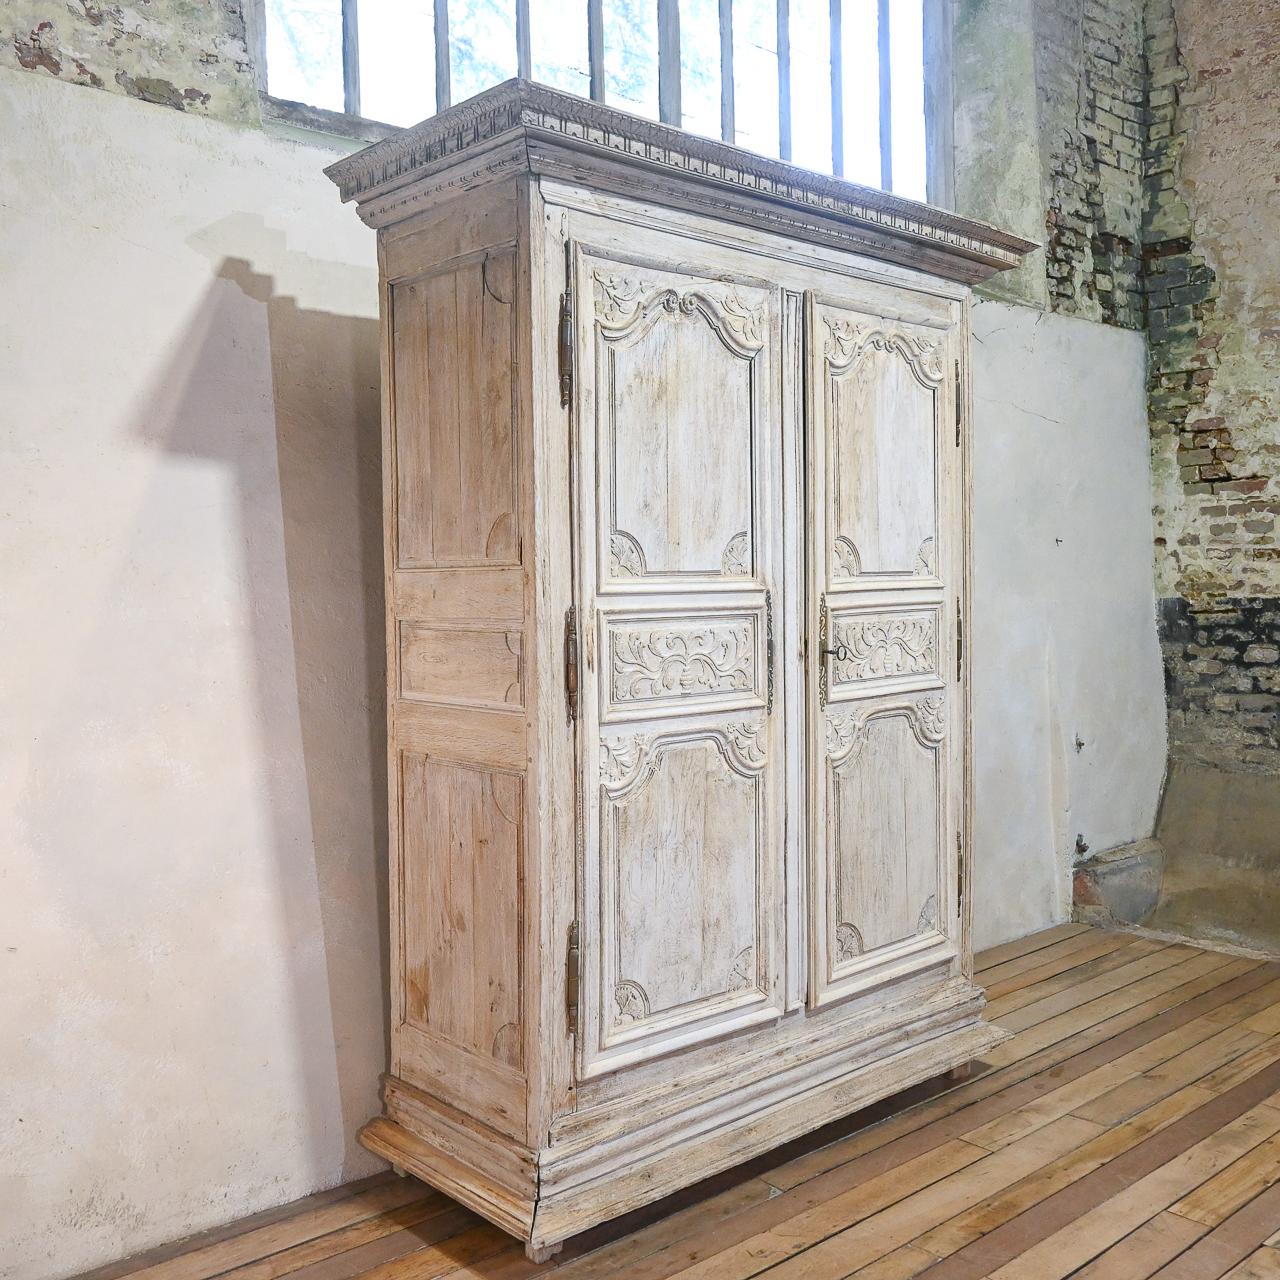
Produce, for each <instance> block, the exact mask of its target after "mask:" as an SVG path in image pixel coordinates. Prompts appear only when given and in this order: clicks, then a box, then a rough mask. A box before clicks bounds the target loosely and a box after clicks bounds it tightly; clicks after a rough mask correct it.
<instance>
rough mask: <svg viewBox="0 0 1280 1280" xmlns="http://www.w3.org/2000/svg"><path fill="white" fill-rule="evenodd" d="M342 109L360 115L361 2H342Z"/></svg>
mask: <svg viewBox="0 0 1280 1280" xmlns="http://www.w3.org/2000/svg"><path fill="white" fill-rule="evenodd" d="M342 109H343V110H344V111H345V112H346V113H347V115H349V116H358V115H359V114H360V10H359V0H342Z"/></svg>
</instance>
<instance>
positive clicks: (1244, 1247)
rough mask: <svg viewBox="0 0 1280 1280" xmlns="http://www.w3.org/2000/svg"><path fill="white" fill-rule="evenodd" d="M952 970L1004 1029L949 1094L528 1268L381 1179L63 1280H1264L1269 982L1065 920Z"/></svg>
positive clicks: (1279, 1021)
mask: <svg viewBox="0 0 1280 1280" xmlns="http://www.w3.org/2000/svg"><path fill="white" fill-rule="evenodd" d="M976 967H977V970H978V973H979V978H980V980H981V981H982V982H983V983H984V985H985V986H986V987H987V989H988V993H989V998H990V1002H989V1004H988V1010H987V1016H988V1017H989V1018H990V1019H991V1020H992V1021H993V1022H996V1023H998V1024H999V1025H1001V1026H1003V1027H1005V1028H1007V1029H1008V1030H1009V1031H1011V1032H1012V1033H1013V1035H1012V1038H1011V1039H1010V1040H1008V1041H1006V1042H1005V1044H1003V1045H1000V1046H998V1047H997V1048H996V1049H994V1050H993V1051H992V1052H991V1054H990V1055H988V1058H987V1060H985V1061H984V1062H982V1063H979V1064H976V1066H975V1071H974V1074H973V1075H971V1076H970V1078H969V1079H968V1080H967V1081H964V1082H962V1083H950V1082H942V1081H933V1082H929V1083H928V1084H926V1085H923V1086H921V1087H919V1088H917V1089H914V1090H911V1091H909V1092H908V1093H907V1094H903V1095H901V1096H899V1097H898V1098H895V1099H892V1100H889V1101H887V1102H885V1103H881V1104H878V1105H877V1106H875V1107H872V1108H869V1109H868V1110H867V1111H865V1112H862V1113H861V1114H860V1115H858V1116H855V1117H846V1118H844V1119H843V1120H840V1121H838V1122H836V1123H835V1124H833V1125H832V1126H829V1128H828V1129H827V1130H824V1131H823V1132H822V1133H820V1134H817V1135H814V1136H813V1137H811V1138H808V1139H804V1140H801V1141H800V1142H797V1143H791V1144H789V1145H788V1146H787V1147H785V1148H781V1149H779V1150H778V1151H776V1152H774V1153H772V1155H771V1156H768V1157H764V1158H762V1159H758V1160H755V1161H753V1162H752V1163H751V1164H750V1165H747V1166H743V1167H742V1168H741V1169H739V1170H735V1171H731V1172H730V1173H728V1174H723V1175H721V1176H719V1177H718V1178H715V1179H712V1180H710V1181H709V1182H708V1183H704V1184H702V1185H701V1186H699V1187H696V1188H691V1189H690V1190H689V1191H686V1192H683V1193H681V1195H679V1196H675V1197H672V1198H671V1199H670V1200H668V1201H664V1202H663V1203H661V1204H659V1205H656V1206H651V1207H650V1208H649V1209H646V1210H644V1211H642V1212H640V1213H638V1214H633V1215H631V1216H630V1217H628V1218H626V1219H623V1220H620V1221H619V1222H618V1223H614V1224H607V1225H606V1226H604V1227H601V1228H598V1229H597V1230H595V1231H593V1232H590V1233H588V1234H587V1235H585V1236H581V1237H578V1238H577V1239H576V1240H572V1241H569V1242H568V1244H567V1246H566V1248H565V1251H564V1252H563V1253H562V1254H561V1255H560V1256H559V1257H558V1258H556V1259H554V1260H553V1261H552V1262H549V1263H543V1264H541V1265H535V1264H533V1263H530V1262H528V1261H527V1260H526V1259H525V1257H524V1255H523V1252H522V1250H521V1248H520V1247H519V1246H518V1245H517V1244H516V1243H515V1242H513V1241H511V1240H510V1239H509V1238H507V1237H506V1236H504V1235H503V1234H502V1233H501V1232H499V1231H497V1230H496V1229H495V1228H493V1227H491V1226H489V1225H487V1224H486V1223H484V1222H482V1221H481V1220H480V1219H479V1218H477V1217H476V1216H475V1215H474V1214H472V1213H470V1212H468V1211H467V1210H465V1209H463V1208H461V1207H460V1206H458V1205H456V1204H454V1203H453V1202H451V1201H449V1200H448V1199H446V1198H445V1197H443V1196H441V1195H439V1194H437V1193H436V1192H433V1191H431V1190H430V1189H429V1188H426V1187H424V1186H422V1185H421V1184H420V1183H416V1182H413V1181H411V1180H409V1181H401V1180H399V1179H390V1178H387V1177H379V1178H375V1179H370V1180H366V1181H365V1182H363V1183H360V1184H358V1185H354V1186H352V1187H348V1188H338V1189H335V1190H333V1191H328V1192H323V1193H321V1194H320V1195H318V1196H312V1197H309V1198H308V1199H307V1200H305V1201H299V1202H298V1203H296V1204H295V1205H291V1206H285V1207H282V1208H279V1209H273V1210H270V1211H269V1212H267V1213H265V1214H259V1215H257V1216H256V1217H255V1218H252V1219H247V1220H245V1221H244V1222H242V1223H238V1224H232V1225H231V1226H229V1227H226V1228H222V1229H220V1230H218V1231H216V1232H208V1233H205V1234H204V1235H203V1236H200V1237H197V1238H194V1239H192V1240H189V1241H186V1242H184V1243H179V1244H175V1245H168V1246H165V1247H164V1248H163V1249H160V1250H155V1251H153V1252H152V1253H150V1254H148V1255H146V1256H145V1257H139V1258H135V1259H133V1260H132V1261H131V1262H126V1263H117V1264H114V1265H113V1266H111V1267H105V1268H101V1269H99V1270H98V1271H96V1272H93V1273H91V1275H90V1276H88V1277H85V1278H84V1280H282V1278H284V1277H288V1278H289V1280H533V1278H534V1277H541V1276H547V1277H551V1280H610V1278H616V1280H751V1277H754V1276H762V1277H767V1278H768V1280H851V1278H852V1277H855V1276H856V1277H857V1278H858V1280H913V1278H916V1277H918V1278H920V1280H926V1278H927V1280H981V1278H982V1277H997V1278H998V1280H1066V1278H1067V1277H1072V1278H1073V1280H1107V1278H1109V1277H1110V1278H1113V1280H1226V1278H1227V1277H1230V1278H1231V1280H1280V1230H1278V1229H1277V1228H1280V964H1276V963H1268V962H1264V961H1260V960H1253V959H1242V958H1237V957H1233V956H1228V955H1223V954H1220V953H1217V952H1211V951H1205V950H1202V949H1200V948H1197V947H1194V946H1190V945H1186V944H1183V943H1172V944H1171V943H1167V942H1158V941H1153V940H1149V939H1139V938H1135V937H1134V936H1133V935H1131V934H1122V933H1107V932H1103V931H1100V930H1096V929H1090V928H1087V927H1085V926H1082V925H1074V924H1072V925H1060V926H1058V927H1057V928H1054V929H1047V930H1045V931H1044V932H1042V933H1039V934H1034V935H1032V936H1031V937H1028V938H1020V939H1018V940H1017V941H1015V942H1010V943H1005V944H1003V945H1002V946H999V947H994V948H992V949H991V950H990V951H988V952H985V953H984V954H981V955H979V956H978V957H977V958H976Z"/></svg>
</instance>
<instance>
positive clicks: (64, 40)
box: [0, 0, 261, 124]
mask: <svg viewBox="0 0 1280 1280" xmlns="http://www.w3.org/2000/svg"><path fill="white" fill-rule="evenodd" d="M6 65H7V66H11V67H16V68H21V69H23V70H26V71H34V72H37V73H38V74H41V75H48V76H52V77H54V78H55V79H58V80H63V81H65V82H67V83H71V84H79V85H86V86H89V87H91V88H95V89H105V90H107V91H108V92H112V93H121V94H126V95H128V96H129V97H133V98H137V99H139V100H140V101H142V102H151V103H158V104H160V105H162V106H167V107H170V108H172V109H174V110H177V111H189V112H194V113H197V114H200V115H208V116H214V117H216V118H218V119H221V120H227V121H234V122H237V123H241V124H258V123H259V122H260V120H261V114H260V112H259V107H258V93H257V86H256V83H255V81H254V77H253V68H252V64H251V59H250V56H249V51H248V41H247V37H246V33H245V22H244V14H243V11H242V8H241V4H240V0H167V2H166V3H164V4H153V3H150V2H149V0H120V2H119V3H101V2H100V0H65V3H51V0H6V2H5V4H4V6H3V11H2V12H0V66H6Z"/></svg>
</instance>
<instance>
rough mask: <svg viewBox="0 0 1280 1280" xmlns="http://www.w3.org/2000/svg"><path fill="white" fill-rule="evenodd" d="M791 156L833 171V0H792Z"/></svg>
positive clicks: (806, 163) (817, 167)
mask: <svg viewBox="0 0 1280 1280" xmlns="http://www.w3.org/2000/svg"><path fill="white" fill-rule="evenodd" d="M791 158H792V160H794V161H795V163H796V164H802V165H804V166H805V168H806V169H819V170H821V171H822V172H823V173H830V172H831V0H791Z"/></svg>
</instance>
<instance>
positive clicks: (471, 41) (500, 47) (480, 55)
mask: <svg viewBox="0 0 1280 1280" xmlns="http://www.w3.org/2000/svg"><path fill="white" fill-rule="evenodd" d="M515 73H516V7H515V5H514V4H513V3H512V0H449V97H450V99H451V100H452V101H453V102H465V101H466V100H467V99H468V98H474V97H475V96H476V94H477V93H481V92H483V91H484V90H485V89H491V88H492V87H493V86H494V85H495V84H500V83H501V82H502V81H503V80H510V79H511V77H512V76H513V75H515Z"/></svg>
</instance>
